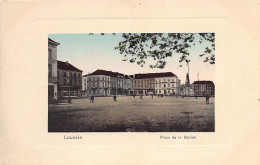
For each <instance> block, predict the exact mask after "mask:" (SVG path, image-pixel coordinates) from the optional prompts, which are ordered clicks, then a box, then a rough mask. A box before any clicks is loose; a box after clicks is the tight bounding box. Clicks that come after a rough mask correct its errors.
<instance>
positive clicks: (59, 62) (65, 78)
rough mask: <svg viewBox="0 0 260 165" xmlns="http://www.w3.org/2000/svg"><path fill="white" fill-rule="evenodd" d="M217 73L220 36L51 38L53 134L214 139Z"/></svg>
mask: <svg viewBox="0 0 260 165" xmlns="http://www.w3.org/2000/svg"><path fill="white" fill-rule="evenodd" d="M214 71H215V33H113V34H111V33H106V34H103V33H100V34H93V33H89V34H49V35H48V131H49V132H214V131H215V101H214V100H215V84H214V80H215V74H214ZM68 138H73V137H68ZM75 138H77V136H75Z"/></svg>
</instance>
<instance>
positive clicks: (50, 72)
mask: <svg viewBox="0 0 260 165" xmlns="http://www.w3.org/2000/svg"><path fill="white" fill-rule="evenodd" d="M48 71H49V77H51V76H52V66H51V64H48Z"/></svg>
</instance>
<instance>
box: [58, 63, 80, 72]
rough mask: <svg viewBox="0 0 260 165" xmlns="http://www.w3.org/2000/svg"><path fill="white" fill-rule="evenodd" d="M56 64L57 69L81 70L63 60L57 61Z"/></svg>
mask: <svg viewBox="0 0 260 165" xmlns="http://www.w3.org/2000/svg"><path fill="white" fill-rule="evenodd" d="M57 62H58V65H57V68H58V69H63V70H70V71H76V72H82V70H80V69H78V68H76V67H75V66H73V65H71V64H70V63H68V62H67V61H66V62H63V61H57Z"/></svg>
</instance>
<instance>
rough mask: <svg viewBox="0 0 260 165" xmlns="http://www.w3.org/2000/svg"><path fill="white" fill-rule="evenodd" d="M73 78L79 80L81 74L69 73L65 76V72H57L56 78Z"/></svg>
mask: <svg viewBox="0 0 260 165" xmlns="http://www.w3.org/2000/svg"><path fill="white" fill-rule="evenodd" d="M60 76H61V77H75V78H77V77H78V78H81V74H80V73H78V74H77V73H71V72H69V74H67V72H62V71H58V77H60Z"/></svg>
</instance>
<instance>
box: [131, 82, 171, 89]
mask: <svg viewBox="0 0 260 165" xmlns="http://www.w3.org/2000/svg"><path fill="white" fill-rule="evenodd" d="M170 86H172V87H174V84H172V85H171V84H170V83H168V84H167V85H166V84H163V85H161V84H156V85H155V86H154V85H139V84H138V85H136V84H135V87H138V88H140V87H141V88H143V87H144V88H147V87H148V88H150V87H156V88H158V87H159V88H161V87H164V88H166V87H170Z"/></svg>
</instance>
